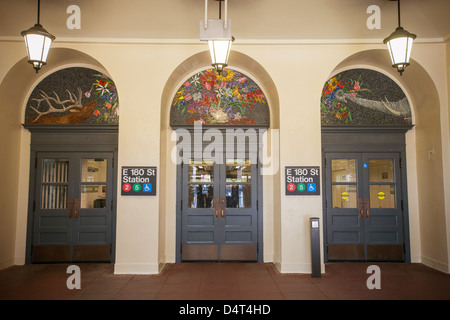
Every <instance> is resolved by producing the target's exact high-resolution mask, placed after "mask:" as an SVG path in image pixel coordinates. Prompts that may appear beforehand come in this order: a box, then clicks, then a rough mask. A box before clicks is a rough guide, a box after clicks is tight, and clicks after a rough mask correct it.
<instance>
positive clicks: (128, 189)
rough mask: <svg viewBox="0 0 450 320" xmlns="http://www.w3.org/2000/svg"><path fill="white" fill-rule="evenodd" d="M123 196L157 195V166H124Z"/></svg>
mask: <svg viewBox="0 0 450 320" xmlns="http://www.w3.org/2000/svg"><path fill="white" fill-rule="evenodd" d="M121 195H122V196H155V195H156V167H122V191H121Z"/></svg>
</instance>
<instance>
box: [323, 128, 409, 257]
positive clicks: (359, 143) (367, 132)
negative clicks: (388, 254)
mask: <svg viewBox="0 0 450 320" xmlns="http://www.w3.org/2000/svg"><path fill="white" fill-rule="evenodd" d="M409 129H411V127H402V128H396V127H392V128H391V127H322V167H323V168H324V169H323V172H324V174H323V175H322V183H323V185H324V186H326V183H327V175H326V159H325V154H326V153H346V152H347V153H398V154H399V155H400V163H401V165H400V175H401V177H400V179H401V181H400V183H401V190H400V192H401V199H402V200H403V203H402V204H403V205H402V212H403V228H402V232H403V238H404V261H405V262H407V263H409V262H411V247H410V235H409V213H408V212H409V209H408V191H407V186H408V183H407V175H406V171H407V170H406V143H405V133H406V132H407V131H408V130H409ZM327 205H330V204H327V192H326V188H324V192H323V196H322V208H323V211H322V217H323V226H324V228H326V226H327ZM323 235H324V241H323V249H324V261H325V262H327V261H328V248H327V243H328V241H327V230H324V232H323Z"/></svg>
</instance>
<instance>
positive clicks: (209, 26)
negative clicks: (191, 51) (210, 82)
mask: <svg viewBox="0 0 450 320" xmlns="http://www.w3.org/2000/svg"><path fill="white" fill-rule="evenodd" d="M216 1H219V20H208V18H207V16H208V0H205V20H201V21H200V40H202V41H208V45H209V51H210V54H211V61H212V63H211V65H212V66H213V67H214V68H215V69H216V71H217V73H218V74H221V73H222V71H223V69H224V68H225V67H226V66H228V64H227V63H228V57H229V55H230V51H231V43H232V42H233V41H234V37H233V36H232V35H231V20H228V19H227V7H228V1H227V0H216ZM222 1H225V20H222Z"/></svg>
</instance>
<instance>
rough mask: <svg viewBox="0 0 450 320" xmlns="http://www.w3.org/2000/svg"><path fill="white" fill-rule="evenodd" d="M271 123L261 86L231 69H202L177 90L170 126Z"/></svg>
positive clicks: (266, 124) (265, 124)
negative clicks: (219, 72)
mask: <svg viewBox="0 0 450 320" xmlns="http://www.w3.org/2000/svg"><path fill="white" fill-rule="evenodd" d="M196 121H198V122H200V123H202V124H204V125H263V126H268V125H269V109H268V104H267V99H266V96H265V95H264V93H263V91H262V90H261V88H260V87H259V86H258V85H257V84H256V83H255V82H254V81H253V80H252V79H251V78H249V77H248V76H246V75H244V74H242V73H240V72H238V71H235V70H231V69H224V70H223V71H222V73H221V74H220V75H219V74H218V73H217V72H216V71H215V70H214V69H208V70H204V71H202V72H199V73H197V74H195V75H193V76H192V77H190V78H189V79H188V80H186V81H185V82H184V83H183V85H182V86H181V87H180V88H179V89H178V90H177V92H176V94H175V97H174V98H173V100H172V106H171V125H193V124H194V122H196Z"/></svg>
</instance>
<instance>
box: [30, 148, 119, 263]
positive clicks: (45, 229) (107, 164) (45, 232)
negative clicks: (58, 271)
mask: <svg viewBox="0 0 450 320" xmlns="http://www.w3.org/2000/svg"><path fill="white" fill-rule="evenodd" d="M112 162H113V154H112V153H108V152H99V153H95V152H94V153H92V152H90V153H75V152H38V153H37V157H36V186H35V199H34V204H33V243H32V262H68V261H110V260H111V241H112V240H111V239H112V199H113V196H112V195H113V170H112Z"/></svg>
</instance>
